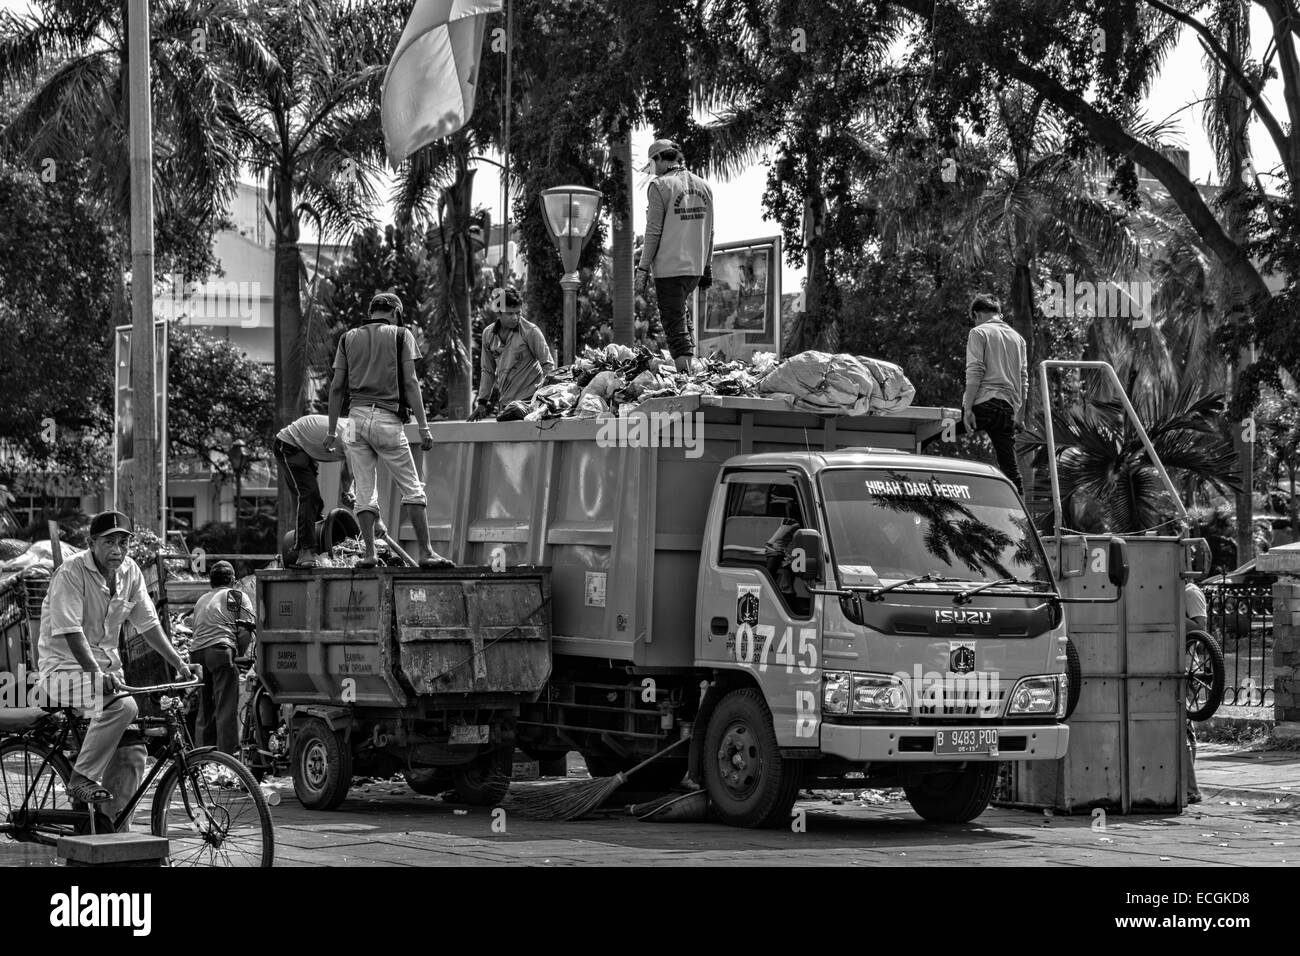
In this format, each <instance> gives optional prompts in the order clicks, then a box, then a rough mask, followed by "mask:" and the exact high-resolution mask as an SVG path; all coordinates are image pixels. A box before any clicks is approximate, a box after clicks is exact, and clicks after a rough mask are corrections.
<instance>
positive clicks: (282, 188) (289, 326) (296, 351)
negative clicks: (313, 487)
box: [272, 169, 306, 540]
mask: <svg viewBox="0 0 1300 956" xmlns="http://www.w3.org/2000/svg"><path fill="white" fill-rule="evenodd" d="M298 258H299V253H298V221H297V218H296V216H295V215H294V211H293V175H292V172H291V171H290V170H288V169H283V170H281V171H280V173H279V175H278V178H277V181H276V195H275V302H274V305H273V311H272V315H273V317H274V324H275V427H276V429H277V430H278V429H280V428H283V427H284V426H285V425H288V424H289V423H290V422H292V421H294V420H295V419H296V418H297V417H298V416H299V415H301V414H302V410H303V397H304V396H303V388H304V382H305V380H306V376H305V375H304V368H303V356H304V354H305V353H304V349H303V342H302V301H301V297H300V289H299V285H298ZM276 504H277V507H276V514H277V516H278V519H279V520H278V521H277V522H276V528H277V533H278V539H277V540H279V539H283V538H284V536H285V535H286V534H288V533H289V532H290V531H291V530H293V527H294V523H295V514H296V510H295V508H294V503H293V496H292V494H291V493H290V491H289V486H288V483H287V482H284V481H281V482H279V495H278V496H277V498H276Z"/></svg>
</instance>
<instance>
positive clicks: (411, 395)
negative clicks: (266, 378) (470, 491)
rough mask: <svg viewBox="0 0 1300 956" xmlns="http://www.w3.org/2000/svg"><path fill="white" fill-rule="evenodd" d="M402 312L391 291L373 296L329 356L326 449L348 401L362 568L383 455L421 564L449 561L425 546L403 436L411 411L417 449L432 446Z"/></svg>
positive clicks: (371, 555) (420, 492) (416, 478)
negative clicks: (331, 370) (417, 433)
mask: <svg viewBox="0 0 1300 956" xmlns="http://www.w3.org/2000/svg"><path fill="white" fill-rule="evenodd" d="M402 311H403V310H402V300H401V299H399V298H398V297H397V296H395V295H394V294H393V293H391V292H380V293H378V294H376V295H375V296H374V297H373V298H372V299H371V300H370V308H369V310H368V315H367V318H366V321H365V322H364V323H363V324H362V325H360V326H358V327H357V328H354V329H349V330H348V331H347V332H345V333H344V334H343V337H342V338H341V339H340V340H339V349H338V353H337V354H336V355H335V357H334V380H333V382H332V383H331V384H330V414H329V422H328V428H327V431H326V434H325V450H326V451H330V452H332V451H333V450H334V449H335V447H337V445H336V443H337V440H338V432H337V426H338V420H339V416H340V415H341V414H342V412H343V408H344V405H345V404H346V405H347V406H348V408H349V412H350V416H351V420H352V435H351V437H349V438H348V439H347V440H346V441H345V442H344V443H343V445H344V449H345V451H346V452H347V456H348V463H349V464H350V465H351V466H352V474H353V476H354V478H355V480H356V488H357V517H358V519H359V520H360V522H361V536H362V538H363V539H364V541H365V549H366V553H365V556H364V557H362V558H361V560H359V561H358V562H357V567H359V568H373V567H376V566H377V565H378V564H379V558H378V557H377V555H376V553H375V519H376V518H378V517H379V471H378V468H379V459H380V458H383V459H384V462H385V464H387V465H388V470H389V472H390V473H391V474H392V476H393V478H394V480H396V482H397V485H398V487H399V488H400V489H401V494H402V513H403V516H404V517H405V518H406V519H407V520H409V521H410V522H411V526H412V528H414V530H415V538H416V540H417V541H418V542H419V544H420V554H421V555H422V557H421V558H420V567H422V568H437V567H448V566H450V565H451V563H452V562H450V561H448V560H447V559H446V558H444V557H443V556H442V555H440V554H438V553H437V552H435V551H434V550H433V549H432V548H431V547H430V546H429V522H428V519H427V518H426V516H425V507H424V506H425V500H426V499H425V495H424V485H423V484H422V483H421V481H420V475H419V473H418V472H417V471H416V469H415V458H414V456H413V455H412V453H411V445H410V442H408V441H407V439H406V420H407V416H408V414H409V411H410V410H414V412H415V419H416V421H417V422H419V425H420V450H421V451H426V452H427V451H429V450H430V449H431V448H433V434H432V433H431V432H430V431H429V422H428V419H427V418H426V417H425V411H424V398H423V396H422V395H421V394H420V382H419V380H418V379H416V377H415V360H416V359H417V358H419V357H420V350H419V348H418V347H417V346H416V344H415V336H413V335H412V334H411V332H410V330H409V329H406V328H402V326H401V325H400V321H401V315H402Z"/></svg>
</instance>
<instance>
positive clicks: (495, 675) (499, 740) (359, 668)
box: [256, 567, 551, 809]
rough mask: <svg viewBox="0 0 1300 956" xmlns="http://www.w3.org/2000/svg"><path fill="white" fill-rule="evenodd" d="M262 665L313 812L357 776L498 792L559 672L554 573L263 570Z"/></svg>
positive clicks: (489, 799)
mask: <svg viewBox="0 0 1300 956" xmlns="http://www.w3.org/2000/svg"><path fill="white" fill-rule="evenodd" d="M256 577H257V608H258V654H257V669H258V673H259V675H260V676H261V678H262V681H263V682H264V683H265V684H266V686H267V688H268V689H269V691H270V693H271V695H272V699H273V701H274V702H275V703H276V704H277V705H286V704H287V705H290V706H291V707H292V709H293V712H292V714H291V717H290V729H291V736H292V751H293V754H292V762H291V765H292V770H293V777H294V788H295V791H296V792H297V794H298V797H299V799H300V800H301V801H302V803H303V805H304V806H306V807H307V808H308V809H330V808H332V807H335V806H338V804H339V803H341V802H342V801H343V800H344V799H345V798H346V796H347V788H348V784H349V782H350V780H351V777H352V775H353V774H354V773H358V774H360V773H367V774H373V775H376V776H384V775H391V774H393V773H395V772H397V771H399V770H401V771H404V772H405V773H406V774H407V779H408V781H410V782H411V785H412V786H413V787H414V788H416V789H417V790H418V791H420V792H428V793H433V792H441V791H442V790H443V789H446V788H447V787H448V786H452V787H454V788H455V790H456V791H457V793H458V795H459V796H460V798H461V799H462V800H464V801H465V802H469V803H479V804H490V803H494V802H496V801H497V800H499V799H500V797H501V796H502V795H503V794H504V792H505V786H506V785H507V783H508V780H509V776H510V768H511V764H512V762H513V757H514V749H515V733H516V723H517V717H518V712H519V707H520V705H521V704H523V703H528V702H531V701H534V700H536V699H537V698H538V696H539V695H540V693H541V691H542V688H543V686H545V684H546V680H547V678H548V677H549V676H550V672H551V609H550V596H551V581H550V572H549V569H546V568H512V569H503V570H499V571H493V570H490V569H488V568H453V569H446V570H443V569H437V570H426V569H416V568H405V567H396V568H384V567H381V568H373V569H366V570H358V569H353V568H333V569H323V570H319V569H318V570H315V571H306V572H304V571H299V570H293V569H287V570H274V571H259V572H257V576H256Z"/></svg>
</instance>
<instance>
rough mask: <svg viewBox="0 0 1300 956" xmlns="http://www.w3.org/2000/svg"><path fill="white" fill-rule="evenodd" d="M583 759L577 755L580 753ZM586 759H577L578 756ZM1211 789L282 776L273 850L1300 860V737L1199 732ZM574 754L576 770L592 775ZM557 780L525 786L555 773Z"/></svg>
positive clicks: (407, 856)
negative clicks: (490, 802)
mask: <svg viewBox="0 0 1300 956" xmlns="http://www.w3.org/2000/svg"><path fill="white" fill-rule="evenodd" d="M571 759H573V760H576V759H577V758H576V757H571ZM578 766H579V767H580V766H581V765H580V764H578ZM1196 772H1197V777H1198V781H1199V783H1200V787H1201V793H1202V798H1203V799H1202V802H1201V803H1199V804H1195V805H1192V806H1189V807H1188V808H1187V810H1186V811H1185V812H1184V813H1182V814H1177V813H1147V814H1133V815H1130V816H1127V817H1123V816H1119V815H1116V814H1109V815H1107V816H1106V817H1104V818H1101V819H1093V818H1091V817H1090V816H1089V815H1088V814H1081V815H1077V816H1065V815H1057V814H1052V813H1045V812H1042V811H1026V810H1015V809H1009V808H1004V807H992V808H990V809H989V810H988V811H986V812H985V813H984V814H983V815H982V816H980V817H979V819H977V820H976V821H974V822H972V823H969V824H964V825H956V826H943V825H936V824H930V823H926V822H925V821H923V820H921V819H920V818H919V817H917V816H916V814H914V813H913V812H912V811H911V809H910V807H908V805H907V803H906V802H905V801H903V800H901V799H898V797H899V794H897V793H896V792H894V793H891V792H880V791H865V792H862V793H861V795H860V796H856V795H851V796H850V799H847V800H844V801H842V802H833V801H832V800H830V799H809V800H801V801H800V802H799V803H798V804H797V805H796V810H802V811H803V814H802V819H801V820H799V819H796V820H795V821H793V823H795V824H800V823H801V824H802V827H801V828H800V827H799V826H795V825H792V827H791V828H782V829H778V830H741V829H735V828H732V827H727V826H723V825H721V824H718V823H714V822H699V823H687V822H674V823H652V822H642V821H638V820H636V819H635V818H633V817H630V816H628V815H627V814H626V813H624V812H623V811H622V810H620V809H618V808H614V809H611V810H608V811H599V812H598V813H597V814H596V815H594V816H592V817H589V818H587V819H583V820H577V821H571V822H567V823H555V822H536V821H531V820H526V819H522V818H519V817H518V816H515V815H509V814H504V815H503V813H502V811H499V810H498V811H493V810H490V809H482V808H471V807H463V806H459V805H456V804H453V803H447V802H443V801H442V800H441V799H439V798H437V797H424V796H420V795H418V794H415V793H413V792H412V791H411V790H409V789H408V788H407V787H406V786H405V785H403V784H401V783H398V782H390V781H378V782H370V783H365V784H362V785H360V786H357V787H354V788H353V790H352V792H351V794H350V796H349V799H348V801H347V802H346V803H344V804H343V806H342V807H340V808H339V809H338V810H337V811H331V812H312V811H308V810H304V809H303V808H302V806H301V805H300V804H299V803H298V802H297V800H296V799H295V798H294V796H293V786H292V783H291V782H290V781H289V780H288V779H279V780H277V781H275V784H276V785H277V787H278V790H279V793H280V794H281V798H282V800H281V803H280V804H279V805H278V806H276V807H274V808H273V810H272V813H273V815H274V817H275V822H276V865H277V866H292V867H321V866H456V867H462V866H503V865H521V866H583V865H597V866H599V865H634V866H682V865H691V866H785V865H791V864H795V865H816V866H849V865H856V866H954V865H957V866H1035V865H1056V866H1143V867H1145V866H1153V867H1155V866H1188V865H1191V866H1295V865H1297V864H1298V863H1300V752H1297V751H1249V750H1243V749H1241V748H1240V747H1233V746H1229V745H1222V744H1219V745H1212V744H1201V745H1200V746H1199V747H1198V750H1197V761H1196ZM583 775H584V772H583V771H582V770H581V769H578V770H576V771H575V770H574V769H572V768H571V770H570V776H571V777H578V776H583ZM561 783H562V781H558V780H549V781H542V782H539V783H532V784H525V786H551V785H557V784H561ZM53 862H54V857H53V852H52V851H50V850H48V849H46V848H42V847H31V846H17V845H14V844H9V843H0V865H8V866H48V865H51V864H52V863H53Z"/></svg>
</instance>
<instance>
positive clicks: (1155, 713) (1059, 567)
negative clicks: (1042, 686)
mask: <svg viewBox="0 0 1300 956" xmlns="http://www.w3.org/2000/svg"><path fill="white" fill-rule="evenodd" d="M1109 537H1110V536H1105V537H1102V536H1096V537H1093V536H1082V535H1081V536H1062V537H1060V538H1046V539H1044V544H1045V545H1046V546H1047V553H1048V558H1049V560H1050V561H1051V562H1052V564H1053V571H1054V572H1055V576H1056V578H1057V581H1058V582H1059V584H1060V588H1061V593H1062V595H1063V596H1065V597H1073V598H1110V597H1113V596H1114V594H1115V590H1114V587H1113V586H1112V585H1111V584H1110V583H1109V582H1108V581H1107V577H1106V572H1107V569H1106V543H1107V541H1108V540H1109ZM1124 540H1125V541H1126V542H1127V548H1128V554H1129V568H1130V572H1129V581H1128V585H1127V587H1126V588H1125V590H1124V592H1123V594H1122V596H1121V597H1120V600H1119V601H1118V602H1115V603H1107V604H1084V605H1079V604H1067V605H1065V622H1066V633H1067V634H1068V635H1069V637H1070V639H1071V640H1072V641H1073V642H1074V645H1075V647H1076V649H1077V651H1078V654H1079V663H1080V670H1081V671H1082V676H1083V680H1082V686H1081V688H1080V693H1079V703H1078V706H1077V707H1076V708H1075V710H1074V713H1073V715H1072V716H1071V717H1070V719H1069V721H1068V723H1069V725H1070V749H1069V752H1068V753H1067V754H1066V755H1065V756H1064V757H1063V758H1061V759H1059V760H1053V761H1041V762H1037V763H1028V762H1022V763H1016V764H1014V765H1013V766H1014V769H1013V772H1012V785H1011V790H1012V793H1013V796H1012V798H1011V802H1013V803H1017V804H1022V805H1028V806H1034V807H1051V808H1053V809H1055V810H1059V811H1061V812H1064V813H1070V812H1075V811H1079V810H1087V809H1090V808H1092V807H1102V808H1104V809H1107V810H1112V811H1115V812H1119V813H1129V812H1131V811H1168V810H1174V811H1181V810H1182V809H1183V807H1184V806H1185V805H1186V787H1185V783H1184V777H1185V774H1186V773H1187V770H1188V768H1187V765H1186V764H1187V759H1188V755H1187V751H1186V748H1185V739H1186V738H1185V734H1186V711H1185V707H1186V704H1185V701H1184V697H1183V684H1182V682H1183V679H1184V617H1183V587H1184V583H1183V576H1182V575H1183V572H1184V571H1185V570H1188V569H1189V568H1190V567H1191V562H1192V561H1194V559H1195V549H1196V547H1197V546H1198V544H1199V539H1180V538H1177V537H1154V536H1147V535H1137V536H1129V537H1126V538H1125V539H1124ZM1061 653H1062V655H1064V653H1065V649H1064V647H1062V649H1061Z"/></svg>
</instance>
